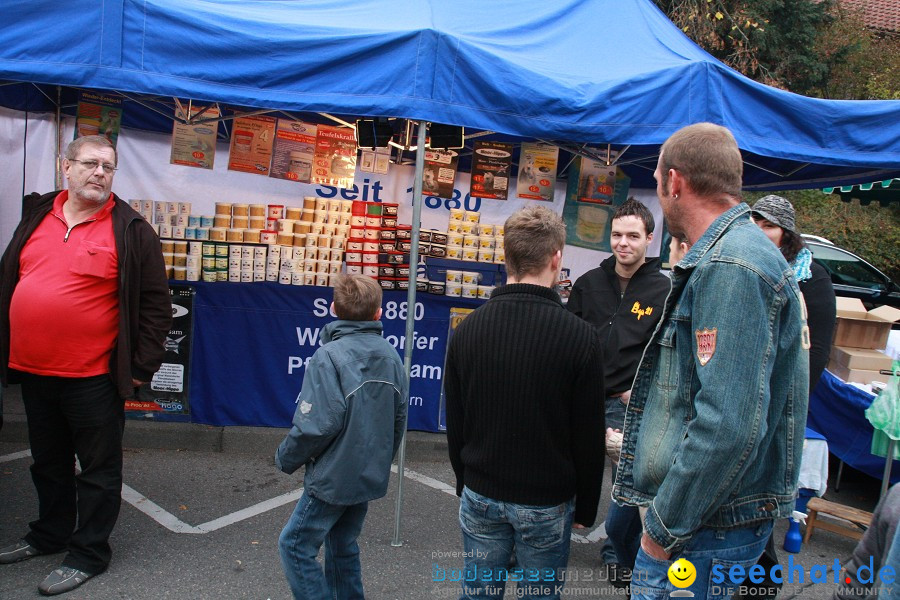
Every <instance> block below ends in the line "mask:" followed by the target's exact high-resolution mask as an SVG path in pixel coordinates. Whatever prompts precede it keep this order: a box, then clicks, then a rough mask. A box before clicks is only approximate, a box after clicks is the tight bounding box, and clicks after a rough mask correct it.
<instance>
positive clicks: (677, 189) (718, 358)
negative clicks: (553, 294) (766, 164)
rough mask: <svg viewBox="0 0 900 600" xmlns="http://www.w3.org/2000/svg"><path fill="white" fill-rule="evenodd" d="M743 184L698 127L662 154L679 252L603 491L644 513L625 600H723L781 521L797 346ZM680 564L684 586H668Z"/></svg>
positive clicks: (803, 344) (729, 156)
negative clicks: (684, 594)
mask: <svg viewBox="0 0 900 600" xmlns="http://www.w3.org/2000/svg"><path fill="white" fill-rule="evenodd" d="M742 171H743V168H742V162H741V154H740V150H739V149H738V147H737V143H736V142H735V140H734V137H733V136H732V135H731V133H730V132H729V131H728V130H727V129H725V128H723V127H720V126H718V125H713V124H711V123H699V124H695V125H691V126H688V127H685V128H683V129H681V130H679V131H678V132H676V133H675V134H673V135H672V137H670V138H669V139H668V140H667V141H666V143H665V144H664V145H663V147H662V150H661V152H660V157H659V164H658V165H657V169H656V172H655V174H654V176H655V178H656V181H657V195H658V196H659V199H660V203H661V205H662V208H663V212H664V214H665V217H666V220H667V223H668V226H669V229H670V231H671V232H672V235H673V236H675V237H680V238H684V239H687V240H689V242H690V243H691V244H692V247H691V249H690V251H689V252H688V253H687V255H685V257H684V258H683V259H682V260H681V262H679V263H678V265H677V266H675V267H674V270H673V284H672V292H671V293H670V295H669V298H668V300H667V301H666V307H665V311H664V313H663V318H662V321H661V322H660V324H659V327H658V328H657V330H656V332H655V334H654V336H653V338H652V340H651V342H650V344H649V346H648V347H647V350H646V352H645V354H644V358H643V360H642V361H641V365H640V367H639V368H638V372H637V375H636V377H635V381H634V387H633V389H632V394H631V402H630V403H629V405H628V411H627V414H626V417H625V432H624V435H625V437H624V441H623V445H622V456H621V459H620V462H619V470H618V474H617V477H616V483H615V486H614V488H613V498H614V499H615V501H616V502H618V503H622V504H630V505H635V506H640V507H642V512H643V513H644V534H643V537H642V539H641V550H640V552H639V553H638V557H637V562H636V564H635V569H634V576H633V579H632V597H633V598H668V597H669V593H670V592H672V591H674V590H675V589H676V588H688V590H687V591H691V592H693V593H694V597H697V598H720V597H722V598H724V597H729V596H730V595H731V594H733V593H734V591H735V590H736V589H737V587H738V585H739V583H740V582H732V581H731V579H730V577H729V574H728V571H729V568H730V566H731V565H733V564H740V565H742V566H743V567H744V569H745V571H746V569H749V568H750V567H751V566H753V565H754V564H755V563H756V561H757V559H758V558H759V556H760V554H762V551H763V548H764V546H765V543H766V540H767V538H768V536H769V534H770V532H771V530H772V525H773V523H774V521H775V519H776V518H778V517H786V516H788V515H790V514H791V510H792V509H793V500H794V495H795V492H796V488H797V476H798V470H799V466H800V464H799V461H800V454H801V450H802V446H803V435H804V427H805V425H806V409H807V398H808V393H807V392H808V390H807V388H808V385H809V382H808V369H809V356H808V348H809V336H808V331H807V329H806V322H805V314H804V309H803V304H802V301H801V300H800V295H799V291H798V289H797V285H796V283H795V282H794V278H793V276H792V274H791V268H790V267H789V266H788V264H787V263H786V262H785V261H784V258H783V257H782V256H781V254H780V253H779V252H778V249H777V248H775V247H774V246H773V245H772V244H766V243H765V242H766V241H767V240H766V238H765V236H764V235H760V234H761V233H762V232H761V231H760V230H759V229H758V228H754V226H753V222H752V221H751V220H750V209H749V207H748V206H747V205H746V204H744V203H742V202H740V190H741V176H742ZM681 558H684V559H686V560H688V561H690V562H691V563H692V565H693V569H696V581H689V580H687V581H678V580H675V581H670V579H669V577H668V574H667V571H668V569H669V567H670V566H671V565H672V562H673V561H675V560H677V559H681ZM680 564H681V565H683V564H684V563H680ZM681 573H687V574H690V573H691V570H690V569H686V570H682V571H681ZM676 574H678V573H676ZM676 582H677V583H676ZM673 583H675V585H674V586H673ZM688 583H690V585H688Z"/></svg>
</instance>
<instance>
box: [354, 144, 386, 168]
mask: <svg viewBox="0 0 900 600" xmlns="http://www.w3.org/2000/svg"><path fill="white" fill-rule="evenodd" d="M390 164H391V149H390V148H375V149H374V150H365V149H360V151H359V162H358V163H357V164H356V168H357V170H358V171H359V172H361V173H378V174H380V175H387V172H388V166H389V165H390Z"/></svg>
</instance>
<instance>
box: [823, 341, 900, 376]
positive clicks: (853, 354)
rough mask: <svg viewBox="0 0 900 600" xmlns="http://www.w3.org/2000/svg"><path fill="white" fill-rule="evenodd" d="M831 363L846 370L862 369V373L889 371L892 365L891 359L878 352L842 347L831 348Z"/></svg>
mask: <svg viewBox="0 0 900 600" xmlns="http://www.w3.org/2000/svg"><path fill="white" fill-rule="evenodd" d="M831 362H832V363H834V364H836V365H840V366H842V367H844V368H847V369H862V370H864V371H878V370H880V369H890V368H891V365H892V364H893V361H892V360H891V357H890V356H888V355H887V354H885V353H884V352H881V351H880V350H870V349H868V348H845V347H843V346H834V347H832V349H831ZM885 377H887V375H885Z"/></svg>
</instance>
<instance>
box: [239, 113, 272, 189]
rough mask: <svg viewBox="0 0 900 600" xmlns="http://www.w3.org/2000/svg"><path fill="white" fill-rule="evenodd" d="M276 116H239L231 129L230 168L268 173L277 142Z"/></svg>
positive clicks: (261, 173)
mask: <svg viewBox="0 0 900 600" xmlns="http://www.w3.org/2000/svg"><path fill="white" fill-rule="evenodd" d="M275 121H276V119H275V117H238V118H236V119H235V120H234V123H233V124H232V130H231V151H230V152H229V155H228V170H230V171H243V172H244V173H255V174H256V175H268V174H269V166H270V165H271V164H272V146H273V145H274V143H275Z"/></svg>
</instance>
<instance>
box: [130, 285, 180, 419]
mask: <svg viewBox="0 0 900 600" xmlns="http://www.w3.org/2000/svg"><path fill="white" fill-rule="evenodd" d="M169 297H170V299H171V302H172V327H171V329H169V333H168V334H167V335H166V342H165V349H166V354H165V356H164V357H163V362H162V365H160V367H159V370H158V371H157V372H156V373H155V374H154V375H153V379H152V380H151V381H150V383H149V384H144V385H142V386H141V387H140V388H139V389H138V393H137V395H136V397H135V398H132V399H129V400H126V401H125V410H126V411H139V412H142V413H145V414H143V415H141V416H143V417H145V418H161V420H168V421H189V420H190V414H191V407H190V400H189V399H190V381H191V376H190V375H191V374H190V365H191V346H192V334H193V326H194V314H193V313H194V288H192V287H190V286H187V285H170V286H169ZM130 416H132V415H130Z"/></svg>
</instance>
